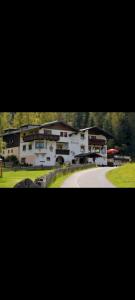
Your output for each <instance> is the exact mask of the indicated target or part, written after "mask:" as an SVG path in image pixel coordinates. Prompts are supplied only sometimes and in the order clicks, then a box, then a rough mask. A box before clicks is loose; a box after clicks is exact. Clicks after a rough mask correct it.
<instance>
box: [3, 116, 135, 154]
mask: <svg viewBox="0 0 135 300" xmlns="http://www.w3.org/2000/svg"><path fill="white" fill-rule="evenodd" d="M54 120H62V121H65V122H67V123H69V124H71V125H72V126H74V127H75V128H77V129H79V128H80V129H81V128H86V127H91V126H99V127H101V128H103V129H104V130H106V131H108V132H110V133H111V134H112V135H113V137H114V139H112V140H110V141H109V147H118V148H120V150H121V153H122V154H125V155H131V156H132V157H135V112H0V133H2V132H3V130H4V129H7V128H18V127H20V126H21V125H24V124H42V123H45V122H50V121H54ZM1 148H2V141H1V140H0V151H1Z"/></svg>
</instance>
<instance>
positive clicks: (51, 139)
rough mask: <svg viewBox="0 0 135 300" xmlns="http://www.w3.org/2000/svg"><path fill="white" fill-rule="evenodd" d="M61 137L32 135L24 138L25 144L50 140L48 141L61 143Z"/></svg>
mask: <svg viewBox="0 0 135 300" xmlns="http://www.w3.org/2000/svg"><path fill="white" fill-rule="evenodd" d="M59 138H60V136H59V135H53V134H50V135H49V134H39V133H38V134H31V135H27V136H25V137H23V141H24V142H32V141H36V140H48V141H56V142H57V141H59Z"/></svg>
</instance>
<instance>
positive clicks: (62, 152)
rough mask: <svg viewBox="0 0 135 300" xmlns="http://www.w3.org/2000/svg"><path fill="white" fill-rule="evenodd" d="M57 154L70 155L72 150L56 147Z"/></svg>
mask: <svg viewBox="0 0 135 300" xmlns="http://www.w3.org/2000/svg"><path fill="white" fill-rule="evenodd" d="M56 154H57V155H70V150H65V149H56Z"/></svg>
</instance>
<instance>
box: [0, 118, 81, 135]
mask: <svg viewBox="0 0 135 300" xmlns="http://www.w3.org/2000/svg"><path fill="white" fill-rule="evenodd" d="M55 124H63V125H65V126H68V127H69V128H70V129H71V131H75V132H77V129H76V128H74V127H72V126H71V125H69V124H68V123H65V122H63V121H53V122H47V123H44V124H41V125H33V124H25V125H22V126H21V127H20V128H9V129H7V130H8V132H5V133H3V134H1V135H0V137H2V136H6V135H9V134H12V133H13V134H15V133H20V132H23V131H24V132H26V131H29V130H31V129H34V128H35V129H36V128H37V129H38V128H39V129H40V128H45V127H48V126H49V125H55ZM4 131H6V130H4Z"/></svg>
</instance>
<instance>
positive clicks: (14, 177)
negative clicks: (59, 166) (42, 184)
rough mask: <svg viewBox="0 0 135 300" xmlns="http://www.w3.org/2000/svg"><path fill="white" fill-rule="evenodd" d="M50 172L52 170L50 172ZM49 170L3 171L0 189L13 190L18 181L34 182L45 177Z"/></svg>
mask: <svg viewBox="0 0 135 300" xmlns="http://www.w3.org/2000/svg"><path fill="white" fill-rule="evenodd" d="M51 171H52V170H51ZM51 171H50V170H31V171H29V170H19V171H11V170H4V172H3V177H2V178H0V188H13V187H14V186H15V184H16V183H18V182H19V181H21V180H23V179H26V178H29V179H31V180H33V181H34V180H35V179H36V178H38V177H40V176H43V175H46V174H47V173H49V172H51Z"/></svg>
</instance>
